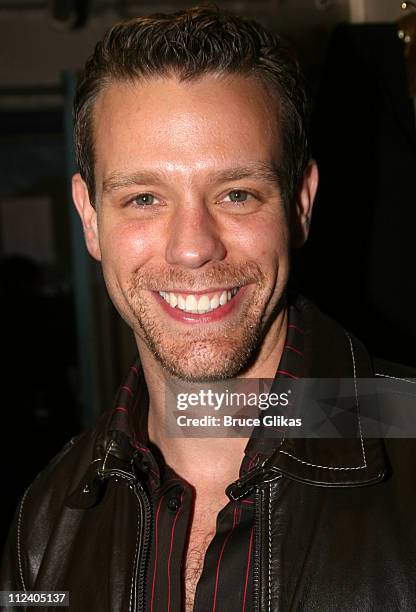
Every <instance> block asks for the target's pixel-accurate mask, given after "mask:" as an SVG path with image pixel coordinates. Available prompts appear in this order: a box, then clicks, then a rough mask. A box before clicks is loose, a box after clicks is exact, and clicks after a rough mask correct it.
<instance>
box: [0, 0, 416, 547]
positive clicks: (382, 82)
mask: <svg viewBox="0 0 416 612" xmlns="http://www.w3.org/2000/svg"><path fill="white" fill-rule="evenodd" d="M194 4H195V2H182V1H179V0H177V1H174V0H171V1H170V2H168V1H166V2H161V1H160V2H159V1H158V0H153V2H145V1H139V0H89V1H88V0H85V1H80V0H55V1H52V0H50V1H41V0H11V1H5V0H0V41H1V42H0V145H1V146H0V257H1V266H0V273H1V277H0V291H1V297H2V307H3V317H2V319H1V324H2V327H3V329H2V333H1V343H2V348H3V361H4V363H5V367H4V368H3V377H2V391H3V394H2V395H3V406H2V423H3V425H2V434H3V435H2V438H3V443H2V449H1V451H0V452H1V459H2V461H3V464H7V466H8V470H3V471H2V472H1V473H0V486H1V490H2V491H8V495H7V501H6V503H5V505H4V507H3V513H4V520H3V523H2V525H3V526H4V528H3V532H2V533H0V536H2V535H3V534H4V532H5V529H6V527H7V525H8V522H9V520H10V517H11V514H12V512H13V509H14V507H15V505H16V503H17V499H18V497H19V496H20V495H21V494H22V492H23V490H24V488H25V486H26V485H27V484H28V483H29V482H30V481H31V480H32V478H33V476H34V475H35V474H36V473H37V471H38V470H39V469H41V468H42V467H43V466H44V464H45V463H46V462H47V461H48V460H49V459H50V458H51V457H52V456H53V455H54V454H55V453H56V452H57V451H58V450H59V448H60V447H61V446H62V444H63V443H64V442H65V441H66V440H68V439H69V438H70V437H71V436H72V435H74V434H76V433H77V432H78V431H79V430H80V429H81V428H83V427H84V426H87V425H89V424H90V423H92V422H93V421H94V420H95V418H96V416H97V415H98V414H99V413H100V412H101V411H102V410H104V409H106V408H108V407H109V406H110V405H111V402H112V398H113V396H114V393H115V390H116V388H117V385H118V384H119V383H120V381H121V379H122V377H123V373H124V371H125V370H126V368H127V367H128V364H129V362H130V361H131V359H132V358H133V356H134V353H135V347H134V343H133V340H132V337H131V333H130V332H129V331H128V330H127V328H126V327H125V325H124V323H123V322H122V321H121V320H120V319H119V317H118V316H117V315H116V314H115V312H114V309H113V307H112V305H111V304H110V302H109V300H108V298H107V295H106V292H105V289H104V286H103V282H102V278H101V273H100V269H99V266H98V265H97V264H95V263H94V262H93V261H92V260H91V259H90V258H89V256H88V255H87V253H86V250H85V247H84V246H83V237H82V231H81V227H80V223H79V221H78V219H77V218H76V216H75V213H74V212H73V207H72V203H71V198H70V195H69V180H70V176H71V174H72V173H73V172H74V171H75V168H74V161H73V154H72V136H71V116H70V114H71V99H72V95H73V91H74V87H75V79H76V73H77V71H78V70H79V69H80V67H82V66H83V64H84V62H85V60H86V59H87V57H88V56H89V54H90V53H91V52H92V50H93V47H94V44H95V42H96V41H97V40H98V39H99V38H100V37H102V35H103V33H104V32H105V31H106V29H107V28H108V27H110V26H111V25H112V24H113V23H114V22H115V21H118V20H121V19H127V18H129V17H133V16H136V15H143V14H148V13H152V12H155V11H158V12H159V11H162V12H163V11H168V12H169V11H173V10H180V9H182V8H185V7H188V6H193V5H194ZM216 4H217V5H219V6H221V7H224V8H227V9H229V10H230V11H234V12H236V13H237V14H242V15H245V16H249V17H253V18H255V19H257V20H258V21H260V22H261V23H263V24H264V25H266V26H267V27H268V28H270V29H271V30H274V31H275V32H277V33H279V34H281V35H283V36H285V37H286V38H288V39H289V40H290V41H291V42H292V43H293V45H294V47H295V48H296V49H297V51H298V54H299V57H300V59H301V61H302V63H303V65H304V68H305V71H306V73H307V76H308V78H309V83H310V88H311V93H312V97H313V100H314V109H315V110H314V114H313V122H312V124H313V125H312V127H313V137H314V140H313V146H314V153H315V155H316V157H317V159H318V162H320V164H321V166H322V179H323V180H322V185H323V187H322V189H321V191H320V194H319V195H318V200H317V221H316V222H314V224H313V226H312V233H311V241H310V244H309V245H308V247H307V249H306V250H305V251H304V254H302V253H299V254H296V255H295V257H294V266H295V270H294V272H295V282H296V283H297V284H298V286H299V288H300V289H301V290H302V291H304V292H305V293H307V295H309V296H310V297H312V298H313V299H315V300H316V301H318V303H319V304H320V305H321V306H322V307H323V308H325V309H326V310H328V311H329V312H330V313H332V314H334V316H336V317H337V318H340V319H341V320H342V322H344V323H345V325H347V327H349V328H350V329H352V331H355V332H356V333H358V334H359V335H360V336H361V337H362V338H363V339H364V340H365V341H366V342H367V343H368V344H369V346H370V348H371V349H373V350H374V352H376V353H377V354H379V355H380V356H382V357H385V358H390V359H394V360H396V361H402V362H408V363H413V364H414V365H416V358H415V356H414V354H413V348H412V343H413V340H415V339H416V330H415V327H414V326H415V323H414V321H413V306H414V307H415V308H416V303H414V302H413V300H414V293H415V291H414V289H415V287H414V280H413V276H414V274H413V275H412V270H413V267H414V266H413V262H414V251H413V241H412V239H411V234H410V233H409V232H410V231H411V230H412V228H413V227H414V224H413V216H414V214H415V213H414V212H412V211H411V204H412V198H413V204H414V195H415V194H414V191H415V188H414V179H413V175H414V170H415V169H416V166H415V167H413V173H412V164H414V162H415V155H416V137H415V130H414V107H413V104H412V96H413V95H415V94H414V93H413V92H410V91H409V90H408V89H406V88H407V81H406V78H407V77H406V74H408V72H406V70H407V69H408V68H409V63H407V64H406V61H407V60H406V59H405V51H406V50H407V49H408V47H406V46H405V43H404V42H403V36H402V37H401V38H399V36H398V30H400V26H399V25H398V23H397V21H398V20H399V19H400V18H402V17H403V15H404V12H403V9H402V8H401V4H402V3H401V2H397V1H395V0H252V1H249V0H241V1H233V0H228V1H227V0H222V1H220V0H217V2H216ZM409 12H411V10H410V11H409V10H408V11H407V12H406V14H408V13H409ZM342 24H345V25H342ZM375 24H376V25H375ZM386 49H388V51H386ZM383 71H384V72H383ZM391 74H395V75H396V76H397V75H398V76H397V79H398V81H397V82H396V83H393V84H392V83H390V77H391ZM377 79H378V80H377ZM392 92H393V93H392ZM391 100H395V101H396V102H397V104H396V102H393V103H392V102H391ZM395 104H396V107H395V110H394V109H393V107H394V105H395ZM400 105H401V106H400ZM392 109H393V110H392ZM396 111H397V113H396ZM395 113H396V114H397V115H398V116H400V117H398V122H399V123H400V121H402V123H403V120H404V121H405V122H406V121H407V124H406V125H404V124H403V125H402V126H401V128H400V127H397V126H396V124H395V123H394V118H393V119H392V116H393V115H395ZM406 113H407V114H406ZM412 113H413V114H412ZM406 117H407V119H406ZM326 125H328V126H329V127H326ZM396 128H397V129H396ZM380 134H382V135H383V138H384V139H383V138H381V137H380ZM398 134H399V135H398ZM370 136H371V137H370ZM345 143H346V144H345ZM359 151H361V154H360V155H358V152H359ZM380 151H381V152H380ZM386 151H391V158H390V157H389V155H388V153H386ZM403 151H404V160H403V158H402V154H403ZM393 158H394V159H395V160H396V162H394V161H393ZM375 160H376V161H375ZM383 164H384V165H383ZM363 168H364V171H363ZM383 177H384V178H385V180H387V183H386V182H384V183H383V182H382V178H383ZM386 177H387V179H386ZM346 183H348V188H346ZM380 194H383V196H381V195H380ZM334 203H336V205H337V207H336V208H335V205H334ZM400 206H403V207H404V208H403V210H402V211H400ZM386 211H387V212H386ZM386 215H387V216H386ZM404 219H406V221H405V222H404V221H403V220H404ZM415 221H416V219H415ZM412 224H413V225H412ZM406 226H407V227H406ZM374 227H375V228H377V231H376V234H375V235H374V231H373V229H372V228H374ZM357 228H361V230H360V231H357ZM406 231H407V232H408V234H406ZM392 233H394V239H392ZM357 244H358V246H359V247H360V248H358V249H357V248H355V247H357ZM404 245H407V246H405V250H404V251H403V247H404ZM353 247H354V249H352V248H353ZM406 249H407V250H406ZM351 250H353V251H354V254H353V257H351ZM392 252H393V253H394V256H393V257H392V255H391V253H392ZM9 468H10V469H9ZM6 472H7V473H6ZM0 531H1V530H0ZM0 545H1V542H0Z"/></svg>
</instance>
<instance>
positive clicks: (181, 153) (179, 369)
mask: <svg viewBox="0 0 416 612" xmlns="http://www.w3.org/2000/svg"><path fill="white" fill-rule="evenodd" d="M305 122H306V99H305V94H304V88H303V83H302V77H301V74H300V71H299V67H298V65H297V63H296V61H295V60H294V59H293V58H292V57H291V55H290V53H289V52H288V51H287V50H286V48H285V47H284V45H283V44H282V42H281V41H280V40H279V39H278V38H276V37H274V36H272V35H271V34H269V33H268V32H266V31H265V30H264V29H263V28H261V27H260V26H259V25H257V24H255V23H253V22H250V21H245V20H243V19H239V18H237V17H232V16H228V15H226V14H223V13H221V12H219V11H217V10H215V9H210V8H203V9H192V10H188V11H185V12H181V13H178V14H175V15H167V16H166V15H159V16H153V17H148V18H143V19H135V20H132V21H130V22H127V23H124V24H120V25H117V26H115V27H114V28H113V29H112V30H110V32H109V33H108V34H107V35H106V37H105V38H104V40H103V41H102V42H101V43H99V44H98V45H97V47H96V50H95V52H94V55H93V56H92V58H91V59H90V60H89V62H88V63H87V66H86V69H85V72H84V75H83V77H82V79H81V81H80V84H79V87H78V92H77V96H76V100H75V134H76V147H77V155H78V163H79V169H80V174H78V175H76V176H75V177H74V179H73V196H74V201H75V204H76V206H77V209H78V212H79V214H80V217H81V219H82V223H83V227H84V232H85V239H86V244H87V247H88V249H89V251H90V253H91V255H92V256H93V257H95V258H96V259H98V260H100V261H101V262H102V267H103V272H104V276H105V280H106V284H107V287H108V290H109V293H110V295H111V297H112V299H113V301H114V304H115V305H116V307H117V309H118V310H119V312H120V314H121V316H123V318H124V319H125V320H126V321H127V323H128V324H129V325H130V327H131V328H132V330H133V332H134V334H135V337H136V340H137V346H138V349H139V354H140V363H139V362H137V363H136V364H135V365H133V366H132V368H131V370H130V373H129V376H128V378H127V380H126V381H125V382H124V383H123V384H122V386H121V389H120V393H119V396H118V398H117V401H116V404H115V407H114V409H113V410H112V411H111V413H105V414H104V415H103V417H102V418H101V419H100V422H99V423H98V424H97V425H96V426H95V427H94V428H93V430H92V431H90V432H86V433H84V434H81V435H80V436H79V437H78V438H76V439H74V440H72V441H71V442H70V443H69V444H68V445H67V446H66V447H65V448H64V449H63V451H62V452H61V454H60V455H59V456H58V457H57V458H56V459H54V460H53V461H52V463H51V464H50V465H49V466H48V467H47V468H46V470H45V471H44V472H43V473H42V474H41V475H40V476H39V477H38V478H37V479H36V481H35V482H34V483H33V485H32V487H31V488H30V489H29V490H28V491H27V492H26V494H25V496H24V498H23V500H22V502H21V504H20V506H19V508H18V511H17V515H16V522H15V525H14V527H13V529H12V532H11V535H10V538H9V544H8V548H7V550H6V553H5V561H4V568H3V576H4V577H3V582H2V584H3V586H2V588H3V589H15V590H32V591H33V590H35V591H41V590H54V591H69V593H70V602H71V604H70V605H71V609H73V610H77V611H78V610H79V611H83V610H97V611H98V610H99V611H100V612H104V611H107V610H108V611H111V612H116V611H126V610H154V611H156V610H158V611H160V610H163V611H166V610H171V611H172V612H173V611H175V612H176V611H179V610H181V609H186V610H187V611H189V610H192V609H193V610H196V611H198V612H202V611H205V610H216V611H224V610H230V609H238V610H244V611H246V612H248V611H251V610H257V611H259V610H261V611H267V610H284V611H287V610H308V611H311V610H319V611H322V610H334V609H340V610H357V609H360V610H381V609H383V610H393V609H394V610H399V609H400V610H411V609H414V603H415V601H416V593H415V588H414V587H415V583H414V578H413V575H414V565H415V560H416V556H415V552H416V547H415V530H416V527H415V524H416V523H415V521H414V520H413V519H414V506H413V504H412V501H413V502H414V500H415V494H414V491H413V489H414V487H413V486H412V483H411V481H410V478H411V476H412V472H411V465H412V464H411V450H412V446H411V444H410V443H409V442H406V441H402V442H401V443H400V444H393V443H391V444H390V446H391V448H390V449H389V450H388V455H385V451H384V447H383V445H382V443H381V442H380V441H378V440H376V439H364V438H363V437H362V436H361V437H358V438H354V439H344V440H341V439H339V440H308V439H290V438H283V439H280V438H279V439H277V438H273V437H269V438H268V437H263V438H261V437H260V438H258V437H255V436H252V437H251V438H250V439H248V437H245V438H244V437H241V438H239V437H230V438H228V439H227V440H226V441H225V440H224V439H221V438H215V437H207V438H203V439H201V438H194V437H182V438H180V437H169V436H168V435H166V429H165V426H164V410H165V389H166V387H167V385H169V384H171V383H172V381H174V382H175V381H180V382H181V383H182V384H184V385H187V384H188V385H191V384H194V383H196V382H199V381H219V380H229V379H231V378H232V377H234V378H235V377H237V378H240V379H248V378H273V377H275V376H276V377H283V378H286V379H287V380H293V379H296V378H301V377H309V378H313V377H327V378H331V377H345V378H349V377H351V378H353V380H354V381H356V378H357V377H358V376H363V377H365V376H367V377H369V376H373V373H374V370H373V363H372V361H371V359H370V357H369V356H368V354H367V352H366V350H365V349H364V347H363V346H362V345H361V344H360V343H359V342H358V341H357V340H355V339H354V338H352V337H351V336H350V335H349V334H347V332H345V330H343V329H342V328H341V327H339V326H338V325H337V324H336V323H334V322H332V321H331V320H329V319H327V318H326V317H325V316H324V315H322V314H321V313H320V312H319V311H318V310H317V309H316V308H315V307H314V306H313V305H311V304H310V303H308V302H307V301H306V300H303V299H302V298H291V297H290V296H289V292H288V290H287V285H288V278H289V252H290V248H291V247H294V246H300V245H301V244H302V243H303V242H304V241H305V240H306V238H307V235H308V228H309V223H310V218H311V212H312V204H313V199H314V195H315V191H316V187H317V180H318V179H317V169H316V166H315V164H314V162H313V161H311V160H310V158H309V151H308V143H307V137H306V129H305ZM341 212H342V211H341ZM390 375H395V374H390ZM387 456H388V458H387ZM389 465H390V466H391V467H388V466H389ZM390 472H391V473H392V475H391V474H390ZM369 485H374V486H369Z"/></svg>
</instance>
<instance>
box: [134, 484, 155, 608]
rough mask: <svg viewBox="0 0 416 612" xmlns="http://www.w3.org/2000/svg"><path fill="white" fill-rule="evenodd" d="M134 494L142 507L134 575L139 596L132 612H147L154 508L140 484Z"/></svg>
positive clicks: (135, 486)
mask: <svg viewBox="0 0 416 612" xmlns="http://www.w3.org/2000/svg"><path fill="white" fill-rule="evenodd" d="M134 492H135V495H136V497H137V499H138V501H139V506H140V517H139V519H140V535H139V541H138V545H137V554H136V559H135V575H134V581H135V587H136V589H137V591H136V593H137V596H136V598H135V601H134V602H133V607H132V608H131V610H135V611H137V612H145V579H146V569H147V560H148V557H149V549H150V546H149V544H150V535H151V518H152V508H151V505H150V501H149V498H148V496H147V494H146V492H145V490H144V489H143V487H142V485H141V484H140V483H139V482H136V483H135V485H134Z"/></svg>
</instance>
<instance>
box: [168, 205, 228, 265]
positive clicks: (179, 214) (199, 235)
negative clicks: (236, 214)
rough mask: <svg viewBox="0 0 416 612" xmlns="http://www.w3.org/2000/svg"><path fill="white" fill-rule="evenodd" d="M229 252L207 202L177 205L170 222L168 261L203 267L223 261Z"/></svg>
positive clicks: (174, 263)
mask: <svg viewBox="0 0 416 612" xmlns="http://www.w3.org/2000/svg"><path fill="white" fill-rule="evenodd" d="M226 254H227V251H226V248H225V244H224V242H223V241H222V238H221V236H220V228H219V227H218V223H217V222H216V220H215V219H214V218H213V216H212V214H211V213H210V211H209V210H208V209H207V208H206V207H205V206H204V205H202V204H201V205H197V206H193V205H192V206H188V207H187V206H182V207H178V208H177V210H176V211H175V214H174V216H173V217H172V219H171V221H170V227H169V239H168V243H167V247H166V261H167V263H169V264H172V265H177V266H183V267H186V268H200V267H201V266H203V265H205V264H207V263H209V262H212V261H221V260H222V259H224V258H225V256H226Z"/></svg>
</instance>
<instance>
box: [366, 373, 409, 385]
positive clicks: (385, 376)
mask: <svg viewBox="0 0 416 612" xmlns="http://www.w3.org/2000/svg"><path fill="white" fill-rule="evenodd" d="M374 376H383V377H384V378H392V379H393V380H403V381H404V382H408V383H411V384H412V385H416V380H410V378H400V376H390V375H389V374H383V373H380V372H375V373H374Z"/></svg>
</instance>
